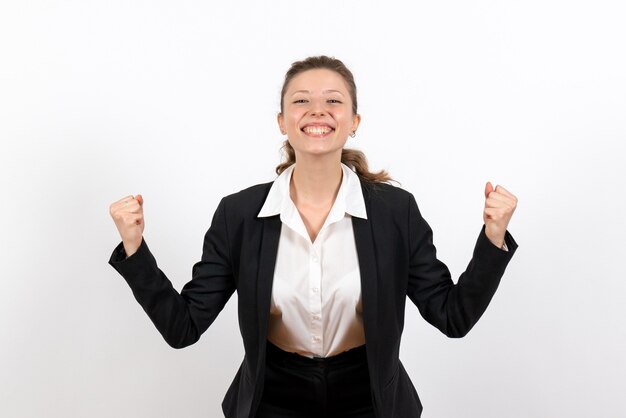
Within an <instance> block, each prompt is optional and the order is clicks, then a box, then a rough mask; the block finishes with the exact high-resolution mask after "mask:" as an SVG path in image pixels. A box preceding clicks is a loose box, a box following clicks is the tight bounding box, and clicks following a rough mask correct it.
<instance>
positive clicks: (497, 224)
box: [483, 182, 517, 248]
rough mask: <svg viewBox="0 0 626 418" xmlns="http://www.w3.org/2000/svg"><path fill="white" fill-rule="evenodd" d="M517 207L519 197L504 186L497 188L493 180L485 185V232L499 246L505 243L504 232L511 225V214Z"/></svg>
mask: <svg viewBox="0 0 626 418" xmlns="http://www.w3.org/2000/svg"><path fill="white" fill-rule="evenodd" d="M516 207H517V197H515V196H513V194H512V193H511V192H509V191H508V190H506V189H505V188H504V187H502V186H496V188H495V190H494V188H493V186H492V185H491V182H487V184H486V185H485V211H484V212H483V220H484V221H485V234H486V235H487V238H489V241H491V242H492V243H493V245H495V246H496V247H498V248H502V246H503V244H504V234H505V233H506V228H507V226H508V225H509V221H510V220H511V216H513V212H515V208H516Z"/></svg>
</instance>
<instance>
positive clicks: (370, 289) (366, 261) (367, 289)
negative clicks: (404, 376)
mask: <svg viewBox="0 0 626 418" xmlns="http://www.w3.org/2000/svg"><path fill="white" fill-rule="evenodd" d="M361 188H362V190H363V197H364V199H365V208H366V211H367V219H362V218H357V217H352V228H353V230H354V239H355V242H356V251H357V256H358V258H359V270H360V273H361V295H362V298H363V326H364V328H365V341H366V345H367V346H368V350H367V352H368V357H369V356H370V349H372V350H373V348H374V347H375V346H376V344H377V334H376V324H377V320H376V318H377V317H378V296H377V295H378V265H377V264H376V251H375V249H374V237H373V234H372V216H373V214H372V210H371V209H372V208H371V202H370V197H369V190H368V187H367V185H366V184H365V183H363V182H361ZM371 354H372V355H371V357H373V354H374V353H373V352H372V353H371ZM372 360H373V358H372Z"/></svg>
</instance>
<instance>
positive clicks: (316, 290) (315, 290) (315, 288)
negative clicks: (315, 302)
mask: <svg viewBox="0 0 626 418" xmlns="http://www.w3.org/2000/svg"><path fill="white" fill-rule="evenodd" d="M311 290H312V291H313V292H315V293H317V292H318V291H319V289H318V288H317V287H314V288H313V289H311Z"/></svg>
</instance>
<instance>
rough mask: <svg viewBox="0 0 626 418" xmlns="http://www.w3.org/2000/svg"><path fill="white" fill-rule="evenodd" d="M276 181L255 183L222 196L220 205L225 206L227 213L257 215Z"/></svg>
mask: <svg viewBox="0 0 626 418" xmlns="http://www.w3.org/2000/svg"><path fill="white" fill-rule="evenodd" d="M273 183H274V182H273V181H270V182H268V183H260V184H255V185H254V186H250V187H248V188H245V189H243V190H240V191H238V192H236V193H232V194H229V195H228V196H225V197H224V198H222V201H221V202H220V206H222V207H223V208H224V210H225V211H226V212H227V213H230V214H233V213H237V214H240V215H243V216H246V215H252V216H254V217H256V215H257V214H258V213H259V211H260V210H261V207H262V206H263V203H264V202H265V199H266V198H267V194H268V193H269V191H270V188H271V187H272V184H273Z"/></svg>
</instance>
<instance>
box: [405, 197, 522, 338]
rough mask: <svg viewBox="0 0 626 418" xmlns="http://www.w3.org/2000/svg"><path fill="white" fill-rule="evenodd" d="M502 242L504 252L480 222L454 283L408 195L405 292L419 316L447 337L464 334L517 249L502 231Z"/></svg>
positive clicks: (511, 239) (430, 233) (482, 311)
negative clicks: (459, 274) (466, 262)
mask: <svg viewBox="0 0 626 418" xmlns="http://www.w3.org/2000/svg"><path fill="white" fill-rule="evenodd" d="M504 240H505V243H506V245H507V247H508V251H505V250H503V249H500V248H498V247H496V246H495V245H493V244H492V243H491V241H489V239H488V238H487V236H486V235H485V226H484V225H483V227H482V229H481V231H480V234H479V235H478V240H477V241H476V245H475V247H474V252H473V255H472V259H471V260H470V262H469V264H468V265H467V268H466V270H465V271H464V272H463V273H462V274H461V276H460V277H459V280H458V281H457V284H454V282H453V281H452V279H451V276H450V271H449V269H448V268H447V267H446V265H445V264H444V263H442V262H441V261H439V260H438V259H437V250H436V249H435V246H434V245H433V233H432V230H431V228H430V226H429V225H428V223H426V221H425V220H424V218H422V216H421V214H420V211H419V209H418V207H417V203H416V202H415V198H414V197H413V195H411V197H410V202H409V253H410V261H409V283H408V289H407V290H408V296H409V298H410V299H411V300H412V301H413V303H415V305H416V306H417V308H418V309H419V311H420V313H421V315H422V316H423V317H424V319H426V320H427V321H428V322H429V323H431V324H432V325H434V326H435V327H437V328H438V329H439V330H440V331H441V332H443V333H444V334H446V335H447V336H448V337H463V336H464V335H466V334H467V333H468V332H469V331H470V329H472V327H473V326H474V324H476V322H477V321H478V319H479V318H480V317H481V315H482V314H483V313H484V312H485V310H486V309H487V305H489V302H490V301H491V298H492V297H493V295H494V293H495V291H496V289H497V288H498V284H499V283H500V279H501V277H502V275H503V274H504V270H505V268H506V266H507V264H508V263H509V261H510V260H511V257H513V254H514V253H515V250H516V249H517V247H518V246H517V243H516V242H515V240H514V239H513V237H512V236H511V234H510V233H509V232H508V231H507V232H506V234H505V238H504Z"/></svg>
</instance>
